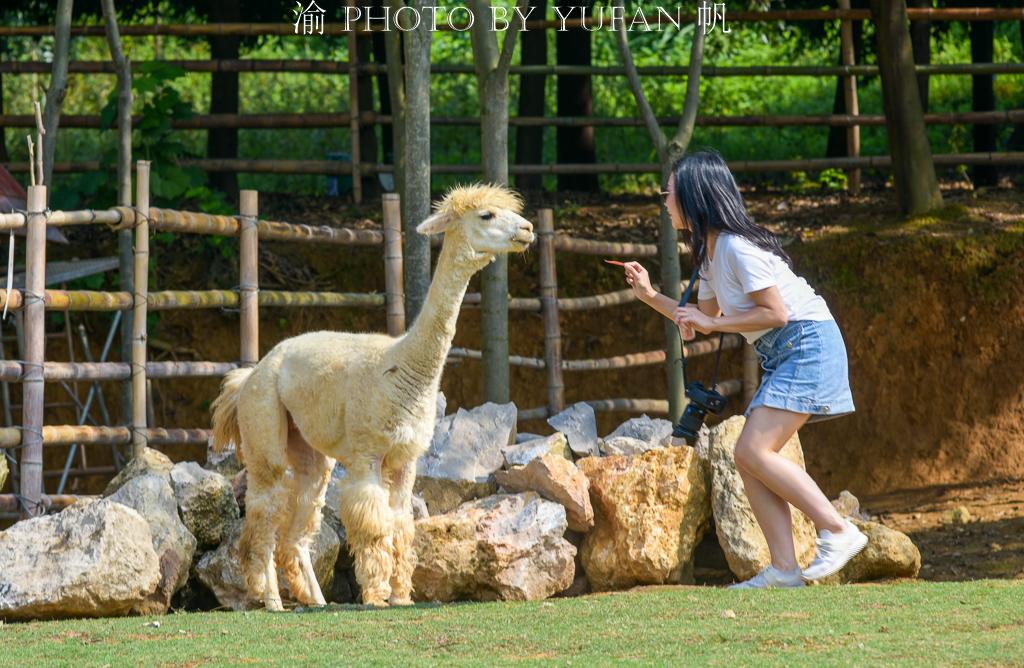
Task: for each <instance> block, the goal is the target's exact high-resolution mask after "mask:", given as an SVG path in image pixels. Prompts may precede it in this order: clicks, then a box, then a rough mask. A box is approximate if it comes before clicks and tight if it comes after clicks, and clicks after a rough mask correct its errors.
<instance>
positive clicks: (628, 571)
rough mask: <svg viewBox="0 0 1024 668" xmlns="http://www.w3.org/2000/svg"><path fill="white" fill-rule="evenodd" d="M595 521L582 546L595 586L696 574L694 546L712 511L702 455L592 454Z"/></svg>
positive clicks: (585, 464) (688, 451)
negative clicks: (594, 455)
mask: <svg viewBox="0 0 1024 668" xmlns="http://www.w3.org/2000/svg"><path fill="white" fill-rule="evenodd" d="M577 465H578V466H579V468H580V470H581V471H583V474H584V475H585V476H587V478H588V479H589V480H590V501H591V503H592V504H593V506H594V528H593V529H591V530H590V532H589V533H588V534H587V535H586V538H585V539H584V541H583V546H582V550H581V553H582V560H583V567H584V570H585V571H586V573H587V578H588V579H589V580H590V584H591V587H592V588H593V590H594V591H605V590H609V589H619V588H625V587H631V586H633V585H638V584H665V583H689V582H692V581H693V551H694V548H695V547H696V545H697V543H698V542H700V538H701V536H702V535H703V534H704V532H705V531H706V530H707V524H708V520H709V519H710V517H711V508H710V504H709V503H708V488H707V482H706V475H705V472H704V470H703V468H704V467H703V464H702V462H701V461H700V460H699V459H698V458H697V455H696V453H695V451H694V449H693V448H688V447H671V448H660V449H656V450H651V451H650V452H646V453H644V454H642V455H635V456H625V455H619V456H612V457H585V458H583V459H581V460H579V461H578V462H577Z"/></svg>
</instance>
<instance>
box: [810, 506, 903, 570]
mask: <svg viewBox="0 0 1024 668" xmlns="http://www.w3.org/2000/svg"><path fill="white" fill-rule="evenodd" d="M851 521H852V522H853V523H854V524H856V525H857V527H859V528H860V530H861V531H863V532H864V533H866V534H867V535H868V544H867V545H866V546H865V547H864V549H863V550H862V551H861V553H860V554H858V555H857V556H855V557H854V558H853V559H851V560H850V562H849V563H848V564H846V566H844V567H843V570H841V571H839V572H838V573H836V574H835V575H833V576H831V577H828V578H824V579H822V580H820V582H822V583H824V584H837V583H841V582H864V581H867V580H882V579H888V578H916V577H917V574H918V573H919V572H920V571H921V552H920V551H919V550H918V549H917V546H916V545H914V542H913V541H912V540H910V537H909V536H907V535H906V534H904V533H902V532H899V531H896V530H895V529H890V528H889V527H887V526H884V525H882V524H879V523H878V522H866V521H863V520H859V519H855V518H851Z"/></svg>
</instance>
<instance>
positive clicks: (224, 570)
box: [195, 519, 340, 610]
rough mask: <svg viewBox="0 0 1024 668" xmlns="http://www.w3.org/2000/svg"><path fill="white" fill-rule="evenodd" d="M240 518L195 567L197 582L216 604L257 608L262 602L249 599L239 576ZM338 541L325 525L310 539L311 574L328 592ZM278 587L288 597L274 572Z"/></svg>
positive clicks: (245, 608)
mask: <svg viewBox="0 0 1024 668" xmlns="http://www.w3.org/2000/svg"><path fill="white" fill-rule="evenodd" d="M244 525H245V520H244V519H237V520H234V521H232V522H229V523H228V525H227V526H226V527H225V529H224V540H223V541H222V542H221V544H220V546H219V547H218V548H217V549H216V550H213V551H210V552H207V553H206V554H204V555H203V556H202V557H201V558H200V559H199V562H198V563H197V564H196V568H195V570H196V575H197V576H198V577H199V580H200V581H201V582H202V583H203V584H204V585H205V586H206V587H207V588H208V589H209V590H210V591H212V592H213V594H214V596H216V597H217V601H218V602H219V603H220V604H221V605H223V606H227V607H229V608H231V609H233V610H249V609H251V608H257V607H261V606H262V605H263V602H262V601H256V600H253V599H251V598H249V594H248V592H247V590H246V586H245V577H244V576H243V575H242V555H241V553H240V552H239V549H238V547H239V541H240V539H241V537H242V528H243V526H244ZM339 546H340V541H339V540H338V534H336V533H334V530H333V529H332V528H331V527H330V526H329V524H328V523H327V522H322V523H321V524H320V532H319V533H318V534H317V535H316V536H315V537H314V539H313V544H312V546H311V547H310V551H309V554H310V557H311V558H312V560H313V571H314V572H315V573H316V579H317V582H319V583H320V588H321V589H322V590H323V591H325V592H326V591H329V590H330V588H331V581H332V580H333V578H334V563H335V562H336V561H337V560H338V548H339ZM277 581H278V586H279V587H280V590H281V597H282V598H288V597H290V596H291V594H290V591H289V588H288V583H287V581H285V579H284V577H283V575H282V574H281V571H280V569H278V580H277Z"/></svg>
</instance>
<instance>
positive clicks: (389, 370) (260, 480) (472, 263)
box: [211, 183, 536, 610]
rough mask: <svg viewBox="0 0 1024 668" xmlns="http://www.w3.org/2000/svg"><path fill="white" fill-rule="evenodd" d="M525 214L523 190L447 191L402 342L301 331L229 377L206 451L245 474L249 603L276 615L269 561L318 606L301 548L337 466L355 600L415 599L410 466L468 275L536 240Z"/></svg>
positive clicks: (426, 225)
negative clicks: (438, 238)
mask: <svg viewBox="0 0 1024 668" xmlns="http://www.w3.org/2000/svg"><path fill="white" fill-rule="evenodd" d="M522 206H523V203H522V199H521V197H520V196H519V195H518V193H516V192H514V191H511V190H509V189H507V188H505V187H504V186H500V185H495V184H483V183H475V184H471V185H463V186H456V187H453V188H452V189H450V190H449V191H448V192H447V193H446V194H445V196H444V198H443V199H442V200H441V201H440V202H437V203H435V207H434V212H433V213H432V214H431V215H430V216H429V217H428V218H427V219H426V220H424V221H423V222H421V223H420V224H419V225H418V226H417V227H416V231H417V232H419V233H420V234H425V235H430V234H435V233H439V232H444V235H445V236H444V243H443V245H442V248H441V253H440V256H439V257H438V260H437V268H436V270H435V272H434V278H433V281H432V282H431V284H430V288H429V290H428V291H427V297H426V301H425V302H424V304H423V308H422V311H421V312H420V314H419V317H417V318H416V320H415V322H414V323H413V324H412V327H411V328H410V329H409V330H408V332H406V333H405V334H404V335H402V336H398V337H391V336H387V335H384V334H371V333H348V332H332V331H315V332H308V333H306V334H300V335H298V336H294V337H292V338H289V339H285V340H284V341H281V342H280V343H278V344H277V345H276V346H274V347H273V348H272V349H271V350H270V351H269V352H268V353H267V354H266V355H265V356H264V357H263V359H261V360H260V361H259V363H258V364H256V366H254V367H251V368H240V369H235V370H233V371H231V372H229V373H228V374H227V375H226V376H225V378H224V380H223V383H222V385H221V391H220V394H219V395H218V397H217V398H216V400H215V401H214V402H213V404H212V406H211V409H212V411H213V448H214V450H215V451H219V450H222V449H223V448H224V447H225V446H226V444H227V443H228V442H232V441H233V442H234V443H236V444H238V455H239V458H240V459H241V460H242V461H243V462H244V463H245V465H246V470H247V471H248V489H247V491H246V497H245V507H246V514H245V525H244V528H243V531H242V538H241V543H240V551H241V555H242V568H243V571H244V573H245V580H246V586H247V588H248V591H249V594H250V595H251V596H252V597H254V598H257V599H258V598H261V597H262V599H263V603H264V605H265V606H266V608H267V609H268V610H282V609H283V606H282V605H281V595H280V590H279V587H278V582H277V570H276V568H275V564H276V566H279V567H281V569H282V571H283V573H284V575H285V578H286V581H287V582H288V586H289V588H290V589H291V592H292V594H293V595H294V596H295V598H296V599H297V600H298V601H300V602H301V603H303V604H307V605H323V604H324V597H323V594H322V593H321V591H320V585H319V583H318V582H317V579H316V575H315V574H314V572H313V566H312V562H311V559H310V554H309V548H310V543H311V542H312V538H313V537H314V536H315V535H316V533H317V532H318V531H319V529H320V512H321V508H322V507H323V505H324V502H325V495H326V490H327V483H328V480H329V478H330V475H331V469H332V468H333V467H334V463H335V461H338V462H340V463H341V464H342V466H344V467H345V477H344V478H343V479H342V481H341V486H342V487H341V508H340V509H339V510H340V513H339V515H340V517H341V520H342V524H343V525H344V527H345V532H346V535H347V540H348V545H349V549H350V551H351V552H352V556H353V558H354V561H355V572H356V579H357V580H358V582H359V585H360V587H361V588H362V598H363V603H364V604H369V605H374V606H387V605H409V604H411V603H412V572H413V569H414V568H415V555H414V553H413V547H412V542H413V534H414V524H413V516H412V486H413V481H414V479H415V476H416V460H417V459H418V458H419V457H420V456H421V455H422V454H423V453H424V452H426V450H427V448H428V447H429V446H430V441H431V438H432V436H433V431H434V420H435V412H436V397H437V392H438V389H439V386H440V383H441V372H442V371H443V369H444V365H445V360H446V358H447V356H448V351H449V350H450V348H451V344H452V339H453V338H454V336H455V323H456V320H457V319H458V315H459V309H460V307H461V305H462V300H463V297H464V296H465V293H466V288H467V286H468V285H469V281H470V278H472V276H473V275H474V274H475V273H477V272H478V271H480V270H481V269H482V268H484V267H485V266H486V265H487V264H489V263H490V262H492V261H494V260H495V258H496V255H497V254H498V253H512V252H523V251H525V250H526V249H527V248H528V247H529V246H530V244H532V243H533V241H534V240H535V238H536V237H535V235H534V233H533V225H532V224H531V223H530V222H529V221H527V220H526V219H524V218H523V217H521V216H520V215H519V214H520V213H521V212H522ZM288 467H290V468H291V475H290V476H287V475H286V469H287V468H288ZM275 532H276V534H277V535H276V537H275Z"/></svg>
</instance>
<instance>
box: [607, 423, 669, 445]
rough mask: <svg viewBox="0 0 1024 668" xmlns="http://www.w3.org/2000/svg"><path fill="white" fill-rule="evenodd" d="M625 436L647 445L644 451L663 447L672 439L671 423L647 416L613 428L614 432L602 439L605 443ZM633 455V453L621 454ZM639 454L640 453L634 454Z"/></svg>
mask: <svg viewBox="0 0 1024 668" xmlns="http://www.w3.org/2000/svg"><path fill="white" fill-rule="evenodd" d="M621 436H626V437H628V438H631V439H635V440H637V441H643V442H644V443H646V444H647V446H646V449H645V450H643V452H646V451H647V450H652V449H654V448H662V447H665V445H666V441H667V440H668V439H670V438H671V437H672V423H671V422H669V421H668V420H662V419H661V418H650V417H648V416H647V414H643V415H641V416H640V417H635V418H630V419H628V420H626V421H625V422H623V423H622V424H620V425H619V426H618V427H616V428H615V431H613V432H612V433H610V434H608V435H607V436H605V437H604V440H605V441H609V440H614V439H617V438H619V437H621ZM623 454H633V453H623ZM635 454H640V453H635Z"/></svg>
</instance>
